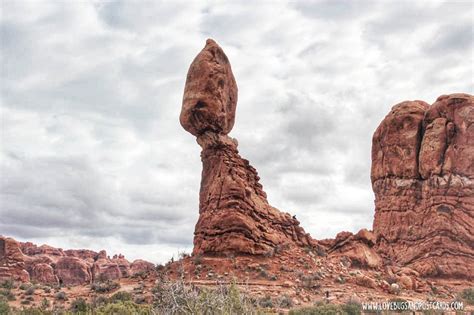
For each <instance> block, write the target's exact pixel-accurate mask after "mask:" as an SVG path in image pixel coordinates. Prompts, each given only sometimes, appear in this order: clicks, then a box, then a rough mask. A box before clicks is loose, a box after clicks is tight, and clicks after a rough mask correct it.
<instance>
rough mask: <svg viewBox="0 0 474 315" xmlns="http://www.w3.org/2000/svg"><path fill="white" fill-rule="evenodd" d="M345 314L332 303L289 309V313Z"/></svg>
mask: <svg viewBox="0 0 474 315" xmlns="http://www.w3.org/2000/svg"><path fill="white" fill-rule="evenodd" d="M341 314H345V313H343V311H342V310H341V307H339V306H338V305H334V304H318V305H316V306H312V307H303V308H299V309H296V310H291V311H290V312H289V315H341Z"/></svg>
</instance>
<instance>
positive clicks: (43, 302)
mask: <svg viewBox="0 0 474 315" xmlns="http://www.w3.org/2000/svg"><path fill="white" fill-rule="evenodd" d="M49 306H50V303H49V300H48V299H47V298H43V299H42V300H41V308H42V309H47V308H48V307H49Z"/></svg>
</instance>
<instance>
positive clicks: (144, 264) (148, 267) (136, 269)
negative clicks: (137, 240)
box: [130, 259, 155, 276]
mask: <svg viewBox="0 0 474 315" xmlns="http://www.w3.org/2000/svg"><path fill="white" fill-rule="evenodd" d="M154 269H155V265H153V264H152V263H151V262H148V261H145V260H142V259H136V260H134V261H133V262H132V264H131V265H130V274H131V275H132V276H136V275H138V274H143V273H147V272H150V271H153V270H154Z"/></svg>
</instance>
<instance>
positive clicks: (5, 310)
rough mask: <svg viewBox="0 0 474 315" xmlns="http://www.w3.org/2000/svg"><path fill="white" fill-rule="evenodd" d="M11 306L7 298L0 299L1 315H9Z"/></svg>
mask: <svg viewBox="0 0 474 315" xmlns="http://www.w3.org/2000/svg"><path fill="white" fill-rule="evenodd" d="M9 313H10V305H8V302H7V300H6V299H5V298H0V314H9Z"/></svg>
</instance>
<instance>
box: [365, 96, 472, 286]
mask: <svg viewBox="0 0 474 315" xmlns="http://www.w3.org/2000/svg"><path fill="white" fill-rule="evenodd" d="M372 186H373V189H374V192H375V206H376V209H375V219H374V232H375V234H376V236H377V239H378V250H379V251H380V252H381V253H382V254H384V255H385V257H388V258H389V259H391V260H393V261H394V262H397V263H399V264H401V265H409V266H411V267H412V268H413V269H415V270H417V271H418V272H420V274H421V275H425V276H446V277H462V278H466V277H467V278H471V279H472V278H473V277H474V268H472V266H474V97H473V96H471V95H467V94H452V95H443V96H440V97H439V98H438V99H437V100H436V102H435V103H434V104H433V105H431V106H429V105H428V104H426V103H424V102H421V101H414V102H403V103H400V104H398V105H395V106H394V107H393V108H392V111H391V112H390V113H389V114H388V115H387V116H386V117H385V119H384V120H383V121H382V123H381V124H380V126H379V127H378V128H377V130H376V131H375V134H374V137H373V143H372Z"/></svg>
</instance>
